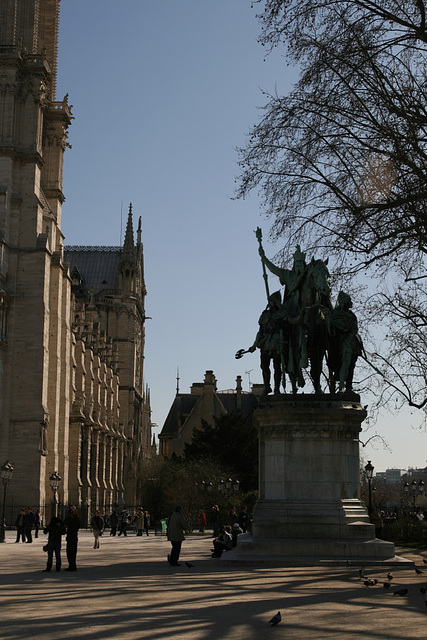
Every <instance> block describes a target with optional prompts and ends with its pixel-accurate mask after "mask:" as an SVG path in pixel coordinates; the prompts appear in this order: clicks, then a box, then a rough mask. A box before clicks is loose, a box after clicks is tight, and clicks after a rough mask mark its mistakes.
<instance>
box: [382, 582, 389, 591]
mask: <svg viewBox="0 0 427 640" xmlns="http://www.w3.org/2000/svg"><path fill="white" fill-rule="evenodd" d="M383 587H384V589H389V588H390V587H391V583H390V582H384V584H383Z"/></svg>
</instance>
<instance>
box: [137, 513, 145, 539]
mask: <svg viewBox="0 0 427 640" xmlns="http://www.w3.org/2000/svg"><path fill="white" fill-rule="evenodd" d="M143 528H144V509H143V508H142V507H138V511H137V514H136V529H137V533H136V535H137V536H142V530H143Z"/></svg>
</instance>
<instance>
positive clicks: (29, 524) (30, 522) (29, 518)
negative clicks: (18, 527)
mask: <svg viewBox="0 0 427 640" xmlns="http://www.w3.org/2000/svg"><path fill="white" fill-rule="evenodd" d="M35 521H36V519H35V516H34V513H33V510H32V509H31V507H27V512H26V514H25V516H24V528H25V537H26V541H25V542H32V541H33V536H32V533H31V531H32V530H33V529H34V524H35Z"/></svg>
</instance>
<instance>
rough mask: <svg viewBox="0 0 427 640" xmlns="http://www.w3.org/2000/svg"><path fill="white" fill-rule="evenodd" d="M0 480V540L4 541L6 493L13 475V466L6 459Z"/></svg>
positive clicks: (0, 473)
mask: <svg viewBox="0 0 427 640" xmlns="http://www.w3.org/2000/svg"><path fill="white" fill-rule="evenodd" d="M0 475H1V481H2V483H3V507H2V512H1V526H0V542H6V523H5V520H4V517H5V508H6V493H7V487H8V485H9V482H10V481H11V480H12V475H13V467H12V465H11V464H10V462H9V460H7V461H6V462H5V463H4V465H3V466H2V468H1V472H0Z"/></svg>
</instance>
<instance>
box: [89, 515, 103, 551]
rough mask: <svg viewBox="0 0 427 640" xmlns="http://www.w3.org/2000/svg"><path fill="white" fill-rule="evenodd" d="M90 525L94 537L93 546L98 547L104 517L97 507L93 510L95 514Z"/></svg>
mask: <svg viewBox="0 0 427 640" xmlns="http://www.w3.org/2000/svg"><path fill="white" fill-rule="evenodd" d="M90 526H91V528H92V533H93V537H94V538H95V543H94V545H93V548H94V549H99V537H100V536H102V533H103V531H104V518H103V517H102V516H101V512H100V511H99V510H98V509H97V510H96V511H95V515H94V516H93V517H92V520H91V521H90Z"/></svg>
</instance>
